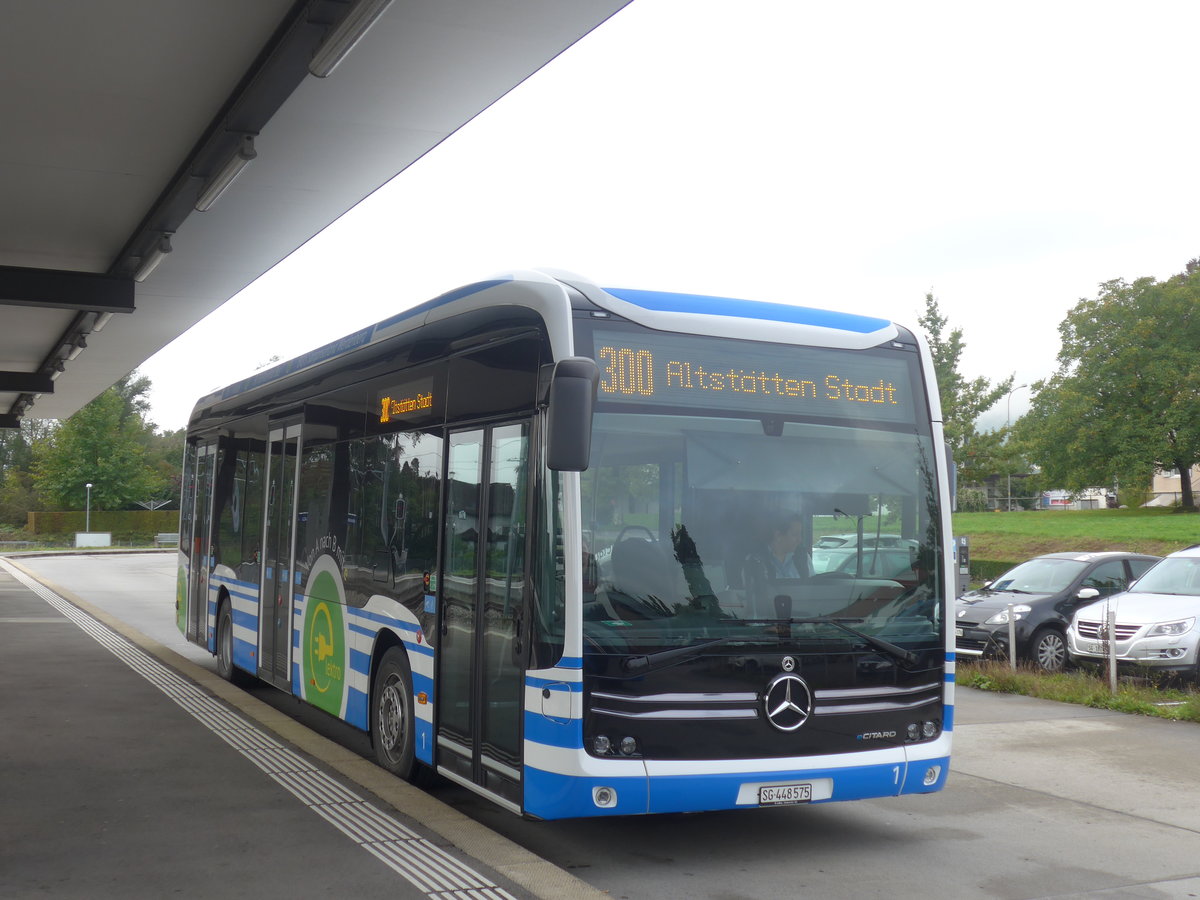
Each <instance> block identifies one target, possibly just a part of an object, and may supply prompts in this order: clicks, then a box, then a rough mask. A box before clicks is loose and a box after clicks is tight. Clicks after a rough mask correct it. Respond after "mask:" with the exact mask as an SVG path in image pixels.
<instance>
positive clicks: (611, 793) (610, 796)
mask: <svg viewBox="0 0 1200 900" xmlns="http://www.w3.org/2000/svg"><path fill="white" fill-rule="evenodd" d="M592 802H593V803H595V804H596V805H597V806H598V807H600V808H601V809H612V808H613V807H614V806H616V805H617V792H616V791H615V790H614V789H613V788H610V787H595V788H592Z"/></svg>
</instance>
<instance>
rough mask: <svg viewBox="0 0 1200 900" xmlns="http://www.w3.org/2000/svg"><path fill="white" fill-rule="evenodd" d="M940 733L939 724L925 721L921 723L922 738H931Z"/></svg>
mask: <svg viewBox="0 0 1200 900" xmlns="http://www.w3.org/2000/svg"><path fill="white" fill-rule="evenodd" d="M937 733H938V727H937V722H930V721H925V722H923V723H921V736H922V737H926V738H931V737H933V736H934V735H935V734H937Z"/></svg>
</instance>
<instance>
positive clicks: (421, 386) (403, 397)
mask: <svg viewBox="0 0 1200 900" xmlns="http://www.w3.org/2000/svg"><path fill="white" fill-rule="evenodd" d="M432 411H433V379H432V378H423V379H421V380H420V381H418V382H416V383H410V384H405V385H398V386H396V387H395V388H393V389H392V390H390V391H388V392H387V393H386V394H385V395H384V396H382V397H380V398H379V422H380V424H388V423H393V424H394V423H403V422H406V421H412V420H414V419H422V418H425V417H427V416H428V415H429V414H430V413H431V412H432Z"/></svg>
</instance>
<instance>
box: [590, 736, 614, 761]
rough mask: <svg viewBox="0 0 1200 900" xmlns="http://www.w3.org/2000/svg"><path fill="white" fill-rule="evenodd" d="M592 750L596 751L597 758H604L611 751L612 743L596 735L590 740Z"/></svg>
mask: <svg viewBox="0 0 1200 900" xmlns="http://www.w3.org/2000/svg"><path fill="white" fill-rule="evenodd" d="M592 749H593V750H594V751H596V755H597V756H606V755H607V754H608V752H609V751H610V750H612V741H610V740H609V739H608V738H607V737H605V736H604V735H602V734H598V735H596V737H595V738H594V739H593V740H592Z"/></svg>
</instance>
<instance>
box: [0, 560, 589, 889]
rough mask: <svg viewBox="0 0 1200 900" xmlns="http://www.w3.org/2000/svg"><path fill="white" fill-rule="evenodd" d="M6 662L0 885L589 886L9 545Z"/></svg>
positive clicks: (0, 747)
mask: <svg viewBox="0 0 1200 900" xmlns="http://www.w3.org/2000/svg"><path fill="white" fill-rule="evenodd" d="M64 595H65V596H64ZM0 679H2V683H3V686H4V687H3V702H2V703H0V710H2V711H3V727H0V799H2V802H0V836H2V839H0V885H2V887H0V895H3V896H4V897H6V898H25V897H55V898H75V897H78V898H85V897H86V898H95V897H122V898H139V897H156V898H157V897H167V896H173V897H184V898H186V897H205V898H207V897H212V896H221V897H313V896H354V897H361V898H373V897H381V898H382V897H388V898H393V900H394V898H421V897H433V898H437V900H452V898H464V900H466V898H479V900H504V898H527V897H566V896H582V897H589V896H600V894H599V892H597V891H595V889H594V888H590V887H589V886H587V885H585V884H583V882H581V881H579V880H578V879H576V878H574V876H572V875H570V874H569V873H567V872H565V871H563V870H561V869H558V868H557V867H555V866H552V865H551V864H550V863H548V862H545V861H544V860H541V859H540V858H539V857H537V856H535V855H534V854H532V853H530V852H529V851H526V850H524V849H523V848H521V847H519V846H517V845H516V844H513V843H512V842H510V841H508V840H507V839H506V838H503V837H501V836H499V835H497V834H495V833H494V832H492V831H491V830H489V829H487V828H485V827H484V826H482V825H480V824H478V823H476V822H475V821H473V820H471V819H469V818H467V817H466V816H464V815H462V814H461V813H459V812H457V811H455V810H453V809H451V808H450V807H448V806H446V805H445V804H443V803H441V802H440V801H438V800H437V799H435V798H433V797H430V796H429V795H427V794H425V793H424V792H422V791H419V790H417V789H416V788H414V787H412V786H411V785H408V784H405V783H404V782H402V781H400V780H399V779H397V778H395V777H393V776H391V775H389V774H388V773H386V772H384V771H383V770H382V769H380V768H378V767H377V766H375V765H374V763H372V762H371V761H369V760H366V759H364V758H362V756H361V755H359V754H356V753H354V752H352V751H351V750H348V749H346V748H344V747H342V746H340V745H338V744H336V743H334V742H332V741H329V740H327V739H326V738H324V737H321V736H320V735H318V734H316V733H315V732H313V731H311V730H309V729H307V728H305V727H304V726H302V725H299V724H298V723H296V722H295V721H294V720H293V719H291V718H290V717H288V716H287V715H285V714H284V713H281V712H279V711H277V710H276V709H274V708H272V707H271V706H269V705H267V704H265V703H263V702H262V701H260V700H257V699H256V698H254V697H253V696H252V695H251V694H249V693H246V692H244V691H241V690H240V689H237V688H235V687H233V686H232V685H229V684H227V683H226V682H224V681H223V680H221V679H220V678H218V677H217V676H216V675H215V673H213V672H210V671H208V670H206V669H204V668H203V667H201V666H198V665H196V664H195V663H193V662H191V661H189V660H187V659H185V658H184V657H182V656H180V655H178V654H176V653H175V652H174V651H173V650H171V649H170V648H167V647H165V646H164V645H162V644H159V643H157V642H155V641H154V640H153V639H151V638H148V637H146V636H145V635H142V634H140V633H139V632H137V631H136V630H134V629H132V628H131V627H129V626H127V625H124V623H122V622H120V621H119V620H116V619H115V618H113V617H112V616H110V615H108V614H107V613H105V612H104V611H103V610H101V609H99V608H97V607H94V606H91V605H90V604H88V603H87V602H86V601H84V600H82V599H81V598H79V597H77V596H74V595H71V594H70V592H69V591H66V590H64V589H62V588H60V587H57V586H54V585H51V584H43V583H41V582H39V581H37V580H36V579H35V578H34V577H33V576H32V573H30V572H29V570H28V569H26V568H25V567H24V566H22V565H21V563H20V561H19V560H16V559H8V558H3V557H0Z"/></svg>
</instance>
